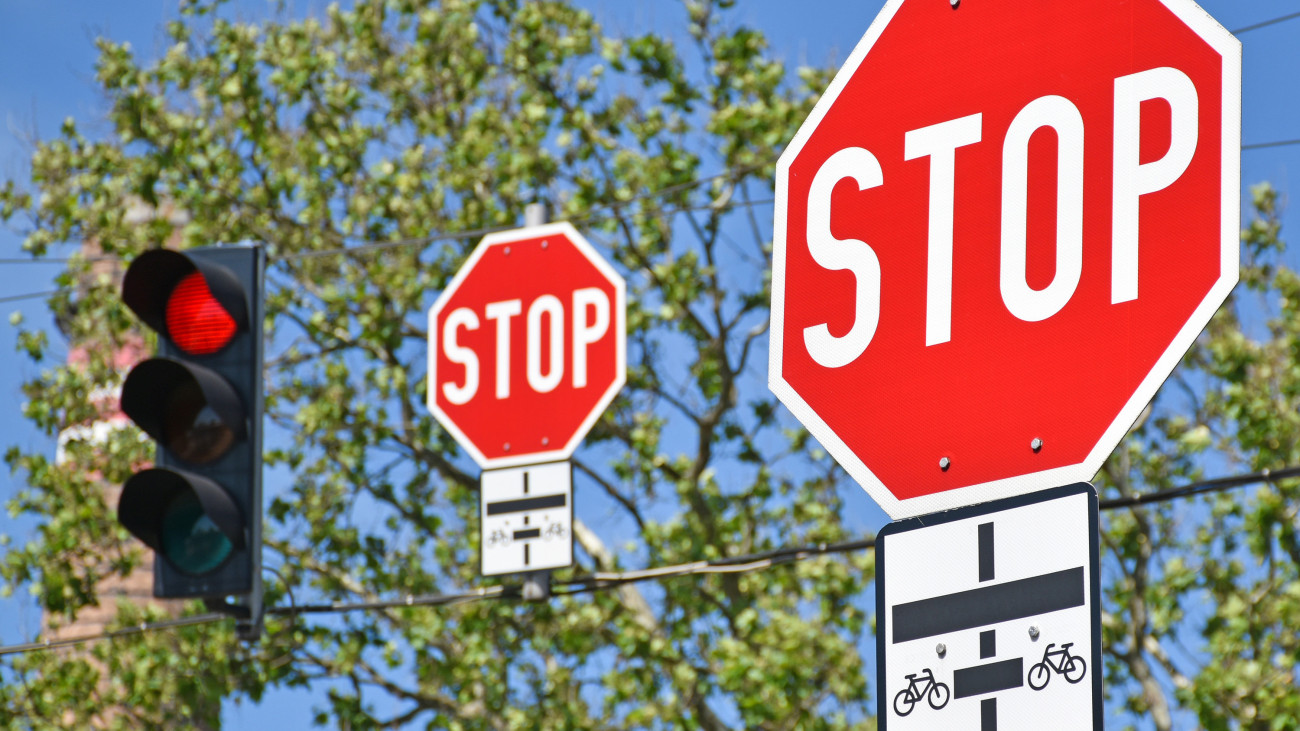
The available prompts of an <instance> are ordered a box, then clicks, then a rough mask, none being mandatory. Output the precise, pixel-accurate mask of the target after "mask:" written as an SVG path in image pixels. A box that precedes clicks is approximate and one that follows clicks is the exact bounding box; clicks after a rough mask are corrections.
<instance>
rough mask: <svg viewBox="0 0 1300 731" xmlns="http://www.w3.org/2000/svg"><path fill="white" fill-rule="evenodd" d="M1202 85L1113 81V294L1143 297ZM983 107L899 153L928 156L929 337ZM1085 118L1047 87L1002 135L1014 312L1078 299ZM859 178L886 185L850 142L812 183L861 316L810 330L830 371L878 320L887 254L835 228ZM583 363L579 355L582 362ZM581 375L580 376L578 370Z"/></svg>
mask: <svg viewBox="0 0 1300 731" xmlns="http://www.w3.org/2000/svg"><path fill="white" fill-rule="evenodd" d="M1154 99H1163V100H1164V101H1166V102H1168V104H1169V106H1170V109H1171V115H1170V145H1169V151H1168V152H1166V153H1165V155H1164V156H1163V157H1161V158H1160V159H1159V160H1155V161H1152V162H1147V163H1142V162H1141V161H1140V157H1139V152H1140V146H1141V139H1142V136H1141V127H1142V125H1141V121H1142V120H1141V104H1142V102H1144V101H1149V100H1154ZM1197 99H1198V97H1197V93H1196V87H1195V85H1194V84H1193V83H1192V80H1191V79H1190V78H1188V76H1187V74H1185V73H1183V72H1182V71H1179V70H1178V69H1175V68H1170V67H1161V68H1155V69H1150V70H1148V71H1142V72H1139V73H1135V74H1129V75H1127V76H1121V77H1119V78H1117V79H1115V104H1114V115H1115V116H1114V158H1113V171H1112V173H1113V174H1112V180H1113V184H1112V193H1113V196H1112V197H1113V213H1114V217H1113V221H1114V223H1113V227H1112V232H1111V247H1112V255H1111V303H1112V304H1118V303H1121V302H1128V301H1130V300H1134V299H1137V296H1138V221H1139V216H1138V209H1139V206H1138V203H1139V199H1140V198H1141V197H1142V196H1143V195H1146V194H1148V193H1154V192H1156V191H1158V190H1164V189H1165V188H1168V187H1169V186H1170V185H1172V184H1173V183H1174V181H1176V180H1178V178H1179V177H1181V176H1182V174H1183V173H1184V172H1185V171H1186V170H1187V167H1188V166H1189V165H1190V164H1191V160H1192V157H1193V156H1194V154H1195V152H1196V147H1197V142H1198V127H1197V113H1198V106H1197ZM982 124H983V114H972V115H968V116H965V117H959V118H957V119H953V120H949V121H947V122H942V123H939V124H934V125H930V126H927V127H922V128H920V129H915V130H911V131H909V132H907V133H906V134H905V135H904V151H903V158H904V159H905V160H915V159H918V158H922V157H928V158H930V186H929V216H928V227H929V228H928V241H927V246H928V249H927V258H926V318H925V344H926V346H931V345H939V344H942V343H946V342H948V341H949V340H951V339H952V278H953V271H952V266H953V265H952V262H953V255H952V251H953V210H954V201H955V195H956V194H955V188H956V164H957V163H956V150H957V148H958V147H965V146H967V145H973V144H977V143H979V142H981V141H982V138H983V130H982ZM1044 127H1050V128H1052V130H1053V131H1055V133H1056V139H1057V146H1056V154H1057V180H1056V211H1057V215H1056V272H1055V273H1054V275H1053V277H1052V281H1051V283H1050V284H1048V285H1047V286H1046V287H1044V288H1043V289H1037V290H1036V289H1033V288H1032V287H1030V286H1029V283H1028V280H1027V277H1026V259H1027V247H1028V242H1027V227H1028V188H1029V140H1030V138H1031V137H1032V136H1033V135H1034V133H1035V132H1037V131H1038V130H1040V129H1042V128H1044ZM1083 140H1084V119H1083V116H1082V115H1081V114H1080V113H1079V109H1078V107H1076V106H1075V105H1074V103H1073V102H1071V101H1070V100H1068V99H1066V98H1065V97H1061V96H1056V95H1049V96H1044V97H1039V98H1038V99H1035V100H1033V101H1031V102H1029V103H1028V104H1027V105H1025V107H1024V108H1023V109H1021V110H1020V112H1019V113H1017V114H1016V116H1015V118H1014V119H1013V120H1012V122H1011V125H1010V126H1009V127H1008V129H1007V132H1006V134H1005V136H1004V138H1003V143H1002V218H1001V227H1002V233H1001V258H1000V261H999V286H1000V289H1001V294H1002V301H1003V304H1005V305H1006V307H1007V311H1008V312H1010V313H1011V314H1012V315H1014V316H1015V317H1017V318H1019V319H1021V320H1025V321H1027V322H1039V321H1041V320H1046V319H1047V318H1049V317H1051V316H1053V315H1055V314H1056V313H1058V312H1060V311H1061V310H1062V309H1063V308H1064V307H1065V305H1066V304H1068V303H1069V301H1070V299H1071V298H1072V297H1073V296H1074V293H1075V290H1076V289H1077V288H1078V286H1079V280H1080V278H1081V277H1082V273H1083V172H1084V162H1083V161H1084V157H1083ZM847 179H852V180H853V181H854V182H855V183H857V185H858V190H867V189H869V188H874V187H876V186H880V185H884V182H885V181H884V173H883V171H882V170H881V167H880V161H879V160H878V159H877V158H876V156H875V155H874V154H872V153H871V152H870V151H869V150H866V149H864V148H862V147H849V148H845V149H842V150H839V151H838V152H836V153H835V154H833V155H831V156H830V157H829V158H828V159H827V160H826V162H824V163H822V165H821V167H820V168H818V169H817V173H816V175H815V176H814V177H813V182H812V186H811V187H810V189H809V191H808V226H807V239H808V251H809V253H810V254H811V255H812V258H813V260H814V261H815V262H817V264H818V266H821V267H822V268H824V269H828V270H831V271H841V270H848V271H850V272H851V273H852V274H853V276H854V279H855V289H854V307H853V313H854V318H853V324H852V326H851V327H850V329H849V331H848V332H847V333H846V334H844V335H841V336H835V335H832V334H831V332H830V327H829V325H828V323H821V324H818V325H813V326H811V327H806V328H804V331H803V336H804V345H805V347H806V348H807V350H808V355H809V356H810V357H812V359H813V360H814V361H816V362H817V363H818V364H819V365H821V366H823V367H826V368H839V367H842V366H846V365H848V364H849V363H852V362H853V361H855V360H857V359H858V358H859V357H860V356H861V355H862V353H864V352H865V351H866V349H867V346H868V345H870V344H871V339H872V338H873V337H874V336H875V334H876V327H877V326H878V325H879V324H880V278H881V271H880V260H879V258H878V257H877V256H876V252H875V251H874V250H872V248H871V246H870V245H868V244H867V243H866V242H864V241H859V240H857V239H837V238H836V237H835V236H834V235H833V234H832V233H831V193H832V191H834V189H835V186H836V185H838V184H839V183H840V182H841V181H843V180H847ZM575 361H576V359H575ZM575 379H576V374H575Z"/></svg>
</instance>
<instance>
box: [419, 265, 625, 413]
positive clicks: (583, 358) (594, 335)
mask: <svg viewBox="0 0 1300 731" xmlns="http://www.w3.org/2000/svg"><path fill="white" fill-rule="evenodd" d="M571 309H572V313H573V314H572V318H571V320H572V328H573V352H572V368H573V387H574V388H585V387H586V386H587V372H588V367H587V363H588V357H587V355H588V352H589V350H590V349H591V346H592V345H595V344H596V343H598V342H600V340H601V339H602V338H604V337H605V336H606V335H607V334H608V333H609V324H610V321H611V319H612V318H611V314H610V313H611V307H610V301H609V295H608V294H606V293H605V290H603V289H601V288H599V287H584V288H582V289H579V290H576V291H574V292H573V300H572V308H571ZM523 312H524V309H523V301H522V300H518V299H513V300H504V301H501V302H491V303H489V304H488V305H487V306H486V307H484V308H483V318H484V319H486V320H487V321H488V322H490V323H491V324H492V327H493V328H494V330H495V332H494V336H493V340H494V341H495V344H496V359H495V368H496V377H495V389H494V395H495V397H496V398H498V399H506V398H509V397H510V379H511V372H510V363H511V349H510V343H511V333H512V331H513V328H512V324H511V323H512V320H513V319H514V318H515V317H517V316H518V315H520V314H523ZM524 320H525V323H524V329H525V333H524V336H525V340H524V342H525V359H524V360H525V364H526V369H525V370H526V376H527V381H528V386H529V387H530V388H532V390H534V391H536V392H537V393H550V392H551V391H554V390H555V388H556V386H558V385H559V384H560V381H562V380H563V379H564V371H565V352H564V333H565V327H566V322H567V320H566V318H565V309H564V303H563V302H562V301H561V300H560V299H559V298H558V297H556V296H554V295H550V294H544V295H542V296H540V297H538V298H537V299H535V300H533V301H532V302H531V303H530V304H529V305H528V314H527V316H526V317H525V318H524ZM479 325H480V321H479V316H478V313H476V312H474V310H472V309H470V308H468V307H459V308H457V309H455V310H452V312H451V314H449V315H447V319H446V320H444V321H443V323H442V337H441V342H442V352H443V354H444V355H445V356H446V357H447V360H449V361H451V362H452V363H456V364H457V365H462V366H464V367H465V379H464V382H463V383H460V384H457V383H455V382H454V381H451V380H448V381H444V382H443V383H442V394H443V396H444V397H446V399H447V400H448V401H450V402H451V403H453V404H456V405H457V406H460V405H462V404H466V403H469V401H470V400H471V399H473V398H474V396H475V395H477V394H478V387H479V369H480V365H479V357H478V354H477V353H475V352H474V350H473V349H472V348H469V347H466V346H464V345H461V344H460V342H459V338H460V331H461V330H462V329H464V330H477V329H478V328H479Z"/></svg>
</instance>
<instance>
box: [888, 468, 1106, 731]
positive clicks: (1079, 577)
mask: <svg viewBox="0 0 1300 731" xmlns="http://www.w3.org/2000/svg"><path fill="white" fill-rule="evenodd" d="M1098 564H1099V545H1098V534H1097V494H1096V492H1095V491H1094V490H1093V488H1092V486H1091V485H1088V484H1086V483H1082V484H1078V485H1071V486H1069V487H1062V488H1056V489H1054V490H1047V491H1044V492H1039V493H1034V494H1031V495H1025V496H1021V497H1016V498H1010V499H1007V500H999V501H996V502H991V503H984V504H982V505H976V506H973V507H969V508H963V509H960V510H951V511H947V512H943V513H935V514H932V515H926V516H921V517H918V518H911V519H909V520H904V521H898V522H895V523H891V524H889V525H887V526H885V528H884V529H883V530H881V532H880V534H879V535H878V536H877V537H876V611H877V617H878V620H877V627H878V630H877V632H878V634H877V637H876V648H877V651H876V658H877V664H876V666H877V668H878V675H879V685H880V690H879V704H880V707H879V724H880V729H881V731H885V729H888V730H889V731H922V730H925V731H933V730H935V729H945V730H948V729H953V730H958V731H965V730H970V731H1041V730H1042V729H1047V728H1050V729H1053V731H1100V729H1102V682H1101V675H1100V674H1099V670H1100V667H1099V666H1100V664H1101V634H1100V633H1101V609H1100V597H1101V584H1100V579H1099V575H1098Z"/></svg>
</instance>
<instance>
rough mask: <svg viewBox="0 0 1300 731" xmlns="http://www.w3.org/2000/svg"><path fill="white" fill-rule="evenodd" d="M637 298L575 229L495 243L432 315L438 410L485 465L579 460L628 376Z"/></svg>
mask: <svg viewBox="0 0 1300 731" xmlns="http://www.w3.org/2000/svg"><path fill="white" fill-rule="evenodd" d="M626 296H627V295H626V285H625V284H624V282H623V278H622V277H621V276H619V274H618V272H616V271H614V269H613V267H611V266H610V265H609V263H608V262H606V261H605V260H604V259H603V258H601V256H600V254H598V253H597V252H596V250H595V249H593V248H592V246H591V244H589V243H588V242H587V240H586V239H584V238H583V237H582V235H581V234H579V233H578V231H577V230H576V229H574V228H573V226H571V225H569V224H567V223H553V224H547V225H544V226H533V227H530V228H525V229H519V230H516V231H506V232H502V233H495V234H491V235H489V236H487V237H485V238H484V239H483V241H482V242H480V243H479V245H478V246H477V247H476V248H475V249H474V251H473V253H471V254H470V256H469V259H468V260H466V262H465V264H464V265H463V266H461V268H460V270H459V271H458V272H456V276H455V278H453V279H452V281H451V283H450V284H448V285H447V289H446V290H444V291H443V293H442V296H440V297H439V298H438V301H437V302H435V303H434V304H433V307H431V308H430V309H429V379H428V387H429V394H428V403H429V409H430V410H431V411H433V413H434V415H435V416H436V417H437V418H438V421H439V422H441V423H442V425H443V426H444V427H445V428H446V429H447V430H448V431H450V432H451V433H452V435H453V436H455V437H456V440H457V441H458V442H460V443H461V445H462V446H464V447H465V448H466V450H467V451H468V452H469V453H470V454H471V455H473V457H474V459H475V461H477V462H478V463H479V466H481V467H483V468H484V469H488V468H499V467H512V466H517V465H525V464H536V463H540V462H548V461H553V460H563V459H568V458H569V457H570V456H571V455H572V454H573V451H574V449H576V448H577V446H578V443H579V442H581V441H582V438H583V437H584V436H586V434H587V431H588V430H589V429H591V426H592V424H594V423H595V422H596V419H597V418H599V417H600V414H601V412H602V411H604V410H605V407H607V406H608V405H609V403H610V401H612V400H613V399H614V396H615V395H616V394H617V393H618V390H619V389H620V388H622V387H623V382H624V381H625V380H626V378H627V365H626V363H627V355H626V350H627V325H626V317H625V313H626V309H627V305H626Z"/></svg>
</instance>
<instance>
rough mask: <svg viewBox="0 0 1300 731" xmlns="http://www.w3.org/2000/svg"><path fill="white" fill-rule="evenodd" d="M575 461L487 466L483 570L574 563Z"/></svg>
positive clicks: (497, 573)
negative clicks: (493, 468) (499, 467)
mask: <svg viewBox="0 0 1300 731" xmlns="http://www.w3.org/2000/svg"><path fill="white" fill-rule="evenodd" d="M572 465H573V463H572V462H551V463H547V464H535V465H529V466H527V467H511V468H507V469H502V470H484V471H483V479H482V489H481V490H480V492H479V511H480V514H479V517H480V519H481V520H482V526H483V527H482V530H480V531H479V537H480V546H479V549H480V550H479V555H480V557H481V565H480V569H481V571H482V573H483V575H484V576H500V575H502V574H517V573H520V572H523V571H542V570H544V569H559V568H564V567H566V566H570V565H572V564H573V466H572Z"/></svg>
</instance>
